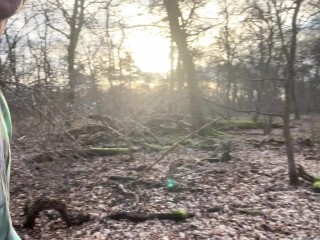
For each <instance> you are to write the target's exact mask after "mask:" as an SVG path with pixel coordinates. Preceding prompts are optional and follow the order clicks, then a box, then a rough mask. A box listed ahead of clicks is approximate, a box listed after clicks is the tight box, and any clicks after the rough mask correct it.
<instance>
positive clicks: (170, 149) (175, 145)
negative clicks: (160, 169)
mask: <svg viewBox="0 0 320 240" xmlns="http://www.w3.org/2000/svg"><path fill="white" fill-rule="evenodd" d="M220 120H221V118H218V119H214V120H212V121H210V122H208V123H207V124H205V125H203V126H202V127H200V128H198V129H197V130H195V131H194V132H192V133H190V134H189V135H187V136H186V137H184V138H182V139H181V140H179V141H178V142H176V143H174V144H173V145H172V146H171V147H170V148H169V149H168V150H167V151H165V152H164V153H163V154H162V155H161V156H160V157H159V158H158V159H157V160H156V161H155V162H154V163H153V164H151V165H150V166H149V167H147V168H146V169H145V170H143V171H142V172H141V174H140V175H139V176H140V177H141V176H142V175H143V174H144V173H145V172H147V171H149V170H150V169H152V168H153V167H154V166H155V165H157V164H158V163H159V162H160V161H161V160H162V159H164V158H165V157H166V156H167V155H168V154H169V153H170V152H171V151H172V150H174V149H175V148H176V147H178V146H179V145H180V144H181V143H183V142H184V141H186V140H188V139H189V138H191V137H192V136H193V135H195V134H197V133H198V132H200V131H201V130H203V129H205V128H206V127H208V126H210V125H211V124H213V123H215V122H217V121H220Z"/></svg>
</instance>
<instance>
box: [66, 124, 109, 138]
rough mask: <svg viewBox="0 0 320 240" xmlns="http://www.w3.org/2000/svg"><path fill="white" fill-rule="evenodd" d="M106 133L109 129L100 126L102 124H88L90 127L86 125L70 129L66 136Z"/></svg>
mask: <svg viewBox="0 0 320 240" xmlns="http://www.w3.org/2000/svg"><path fill="white" fill-rule="evenodd" d="M103 131H104V132H106V131H108V128H107V127H106V126H104V125H100V124H88V125H84V126H81V127H78V128H72V129H69V130H68V131H67V132H66V134H67V135H72V136H77V135H80V134H84V133H96V132H103Z"/></svg>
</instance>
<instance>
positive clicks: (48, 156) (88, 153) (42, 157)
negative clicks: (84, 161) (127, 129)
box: [33, 147, 130, 162]
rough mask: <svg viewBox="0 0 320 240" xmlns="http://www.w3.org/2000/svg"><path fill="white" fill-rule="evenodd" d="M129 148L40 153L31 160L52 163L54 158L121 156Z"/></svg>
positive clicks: (126, 152)
mask: <svg viewBox="0 0 320 240" xmlns="http://www.w3.org/2000/svg"><path fill="white" fill-rule="evenodd" d="M129 152H130V151H129V148H117V147H112V148H89V149H66V150H60V151H54V152H45V153H40V154H39V155H37V156H35V157H34V158H33V161H35V162H45V161H47V162H52V161H53V160H54V159H56V158H65V157H105V156H114V155H121V154H129Z"/></svg>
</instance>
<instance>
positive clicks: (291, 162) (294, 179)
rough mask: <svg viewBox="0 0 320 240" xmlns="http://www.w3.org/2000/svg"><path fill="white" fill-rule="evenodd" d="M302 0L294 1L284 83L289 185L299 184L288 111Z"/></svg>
mask: <svg viewBox="0 0 320 240" xmlns="http://www.w3.org/2000/svg"><path fill="white" fill-rule="evenodd" d="M302 2H303V0H297V1H296V7H295V9H294V14H293V17H292V35H291V44H290V49H289V51H290V52H289V55H288V59H287V78H286V82H285V107H284V118H283V121H284V124H283V134H284V138H285V142H286V153H287V159H288V168H289V178H290V184H291V185H297V184H299V178H298V174H297V171H296V164H295V159H294V151H293V144H292V138H291V133H290V110H291V105H292V101H293V91H294V77H295V59H296V47H297V35H298V29H297V16H298V13H299V10H300V6H301V3H302Z"/></svg>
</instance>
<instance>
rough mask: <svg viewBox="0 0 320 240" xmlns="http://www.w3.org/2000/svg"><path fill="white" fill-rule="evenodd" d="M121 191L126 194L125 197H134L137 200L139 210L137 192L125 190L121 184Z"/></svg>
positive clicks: (136, 204) (136, 205) (137, 204)
mask: <svg viewBox="0 0 320 240" xmlns="http://www.w3.org/2000/svg"><path fill="white" fill-rule="evenodd" d="M118 187H119V189H120V191H121V192H122V193H123V194H125V195H129V196H134V199H135V201H136V202H135V207H136V208H137V207H138V206H139V196H138V194H136V193H135V192H132V191H130V190H127V189H125V188H124V186H123V185H122V184H119V185H118Z"/></svg>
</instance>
